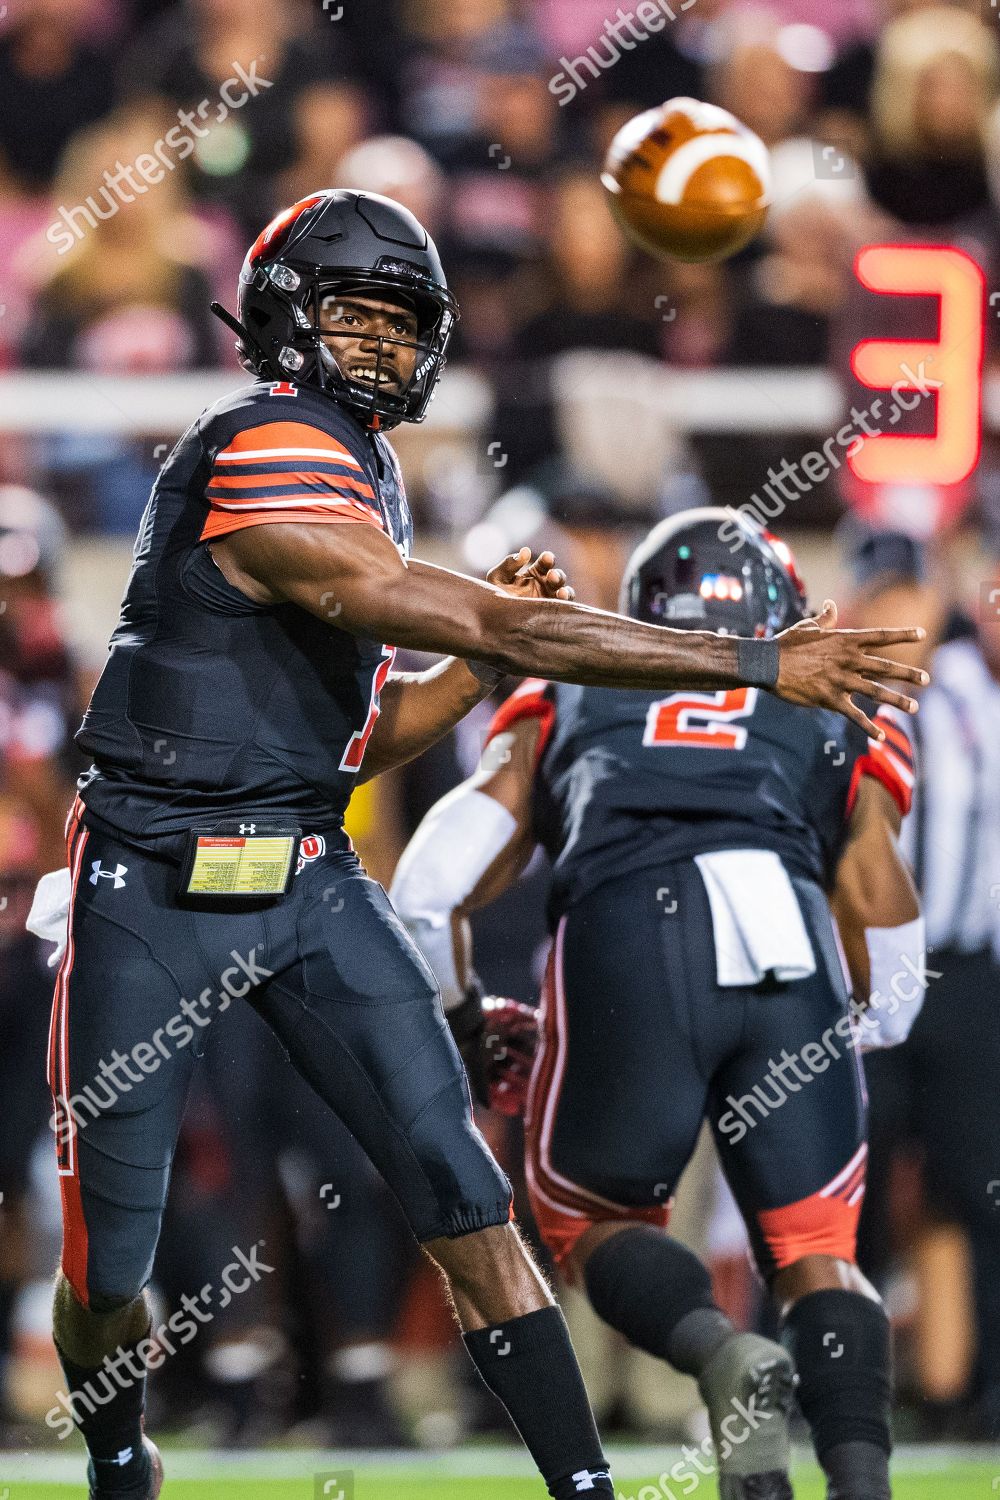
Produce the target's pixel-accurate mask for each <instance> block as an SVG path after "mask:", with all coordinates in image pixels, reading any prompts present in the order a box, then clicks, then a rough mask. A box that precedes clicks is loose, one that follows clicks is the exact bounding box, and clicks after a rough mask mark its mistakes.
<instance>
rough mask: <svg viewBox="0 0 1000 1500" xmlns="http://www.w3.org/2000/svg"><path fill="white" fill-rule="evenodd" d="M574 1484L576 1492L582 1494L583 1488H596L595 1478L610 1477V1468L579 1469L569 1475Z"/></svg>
mask: <svg viewBox="0 0 1000 1500" xmlns="http://www.w3.org/2000/svg"><path fill="white" fill-rule="evenodd" d="M570 1477H571V1478H572V1480H573V1483H574V1484H575V1485H576V1489H577V1493H578V1494H582V1492H583V1491H584V1490H596V1488H597V1486H596V1484H595V1483H594V1480H595V1479H610V1478H611V1471H610V1469H581V1470H580V1472H579V1474H573V1475H571V1476H570Z"/></svg>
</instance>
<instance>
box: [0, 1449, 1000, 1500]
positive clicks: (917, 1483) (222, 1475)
mask: <svg viewBox="0 0 1000 1500" xmlns="http://www.w3.org/2000/svg"><path fill="white" fill-rule="evenodd" d="M8 1457H9V1459H10V1461H11V1462H10V1467H11V1472H10V1474H9V1477H8V1476H7V1474H5V1473H4V1470H5V1468H6V1467H7V1465H6V1464H5V1463H4V1458H5V1455H3V1454H0V1500H71V1497H73V1500H76V1497H80V1496H82V1495H83V1494H84V1493H85V1490H84V1486H83V1485H82V1483H81V1482H80V1479H78V1478H77V1479H76V1480H75V1482H72V1481H71V1480H70V1479H69V1475H70V1474H71V1473H73V1469H74V1467H75V1468H76V1474H80V1473H81V1471H80V1468H79V1466H74V1464H73V1462H72V1461H69V1462H67V1461H66V1460H65V1459H64V1458H61V1459H59V1460H57V1461H55V1463H52V1462H49V1463H46V1461H45V1460H44V1459H43V1458H41V1456H39V1457H37V1458H32V1459H30V1460H20V1461H19V1459H18V1458H17V1457H16V1456H14V1455H8ZM651 1458H652V1455H651V1454H650V1451H649V1450H648V1449H647V1450H644V1451H643V1452H642V1453H641V1454H635V1453H630V1452H629V1451H628V1450H623V1451H622V1452H621V1453H619V1454H617V1455H616V1456H615V1478H616V1484H617V1491H618V1495H619V1497H620V1500H681V1497H682V1496H684V1495H686V1494H695V1495H698V1496H701V1497H703V1500H714V1497H715V1495H716V1487H715V1483H714V1480H712V1479H710V1478H705V1479H703V1480H702V1482H701V1484H700V1485H699V1486H698V1488H697V1490H693V1489H692V1488H691V1483H690V1480H689V1481H687V1489H686V1490H685V1489H684V1488H683V1487H682V1486H679V1485H677V1484H676V1483H673V1484H672V1487H668V1486H671V1481H670V1480H669V1473H668V1471H669V1468H670V1466H671V1464H672V1463H673V1462H675V1461H676V1459H677V1458H679V1455H678V1454H674V1453H671V1452H670V1451H669V1450H663V1451H662V1452H658V1453H657V1454H656V1455H655V1460H654V1464H655V1467H649V1465H650V1461H651ZM166 1460H167V1484H166V1486H165V1487H164V1491H163V1500H501V1497H503V1500H544V1496H545V1492H544V1489H543V1486H542V1484H541V1482H540V1481H539V1480H538V1479H537V1478H532V1477H531V1476H530V1474H529V1473H528V1471H527V1470H526V1468H525V1466H524V1464H523V1462H522V1461H521V1460H520V1455H518V1456H517V1458H513V1459H508V1458H507V1455H505V1454H503V1453H501V1452H490V1453H484V1454H483V1455H482V1456H480V1455H474V1454H470V1453H469V1452H466V1453H464V1454H462V1455H452V1456H450V1457H449V1458H448V1459H447V1460H441V1461H440V1462H434V1461H431V1460H424V1461H413V1460H411V1461H409V1462H407V1461H405V1460H403V1459H402V1458H401V1460H400V1462H398V1463H397V1464H393V1465H392V1466H391V1467H385V1462H384V1460H382V1466H381V1467H379V1462H378V1461H376V1460H372V1461H369V1462H366V1461H365V1456H364V1455H362V1454H358V1455H354V1456H353V1457H352V1458H351V1459H350V1460H345V1456H344V1455H343V1454H319V1453H305V1452H303V1453H299V1454H296V1453H289V1452H284V1453H281V1454H278V1453H275V1452H269V1453H266V1454H264V1453H262V1454H258V1455H242V1456H241V1457H240V1458H233V1459H222V1458H220V1457H217V1456H214V1455H213V1456H208V1455H205V1456H201V1455H198V1454H196V1453H192V1452H185V1453H180V1454H175V1455H171V1454H167V1456H166ZM338 1460H340V1463H339V1464H338V1462H337V1461H338ZM348 1463H350V1464H352V1465H353V1468H351V1467H348ZM895 1467H896V1476H895V1481H894V1496H895V1500H991V1497H992V1496H994V1495H997V1494H998V1493H1000V1457H998V1458H997V1460H996V1461H994V1462H993V1463H989V1462H983V1461H978V1462H977V1461H975V1460H974V1459H973V1458H971V1457H968V1456H966V1455H965V1454H962V1455H954V1456H951V1457H949V1456H948V1455H946V1454H944V1453H942V1452H940V1451H935V1450H933V1449H928V1450H925V1451H921V1450H917V1449H908V1450H905V1451H904V1452H903V1453H901V1454H900V1456H899V1458H898V1461H897V1463H896V1466H895ZM53 1469H55V1470H57V1471H58V1472H57V1473H56V1474H53V1475H52V1478H51V1479H50V1477H49V1471H51V1470H53ZM506 1470H509V1473H508V1472H506ZM657 1473H660V1474H663V1475H664V1481H665V1482H664V1484H658V1483H657V1480H656V1477H655V1475H656V1474H657ZM196 1475H197V1476H198V1477H194V1476H196ZM74 1477H75V1476H74ZM794 1483H795V1494H796V1500H823V1496H824V1493H825V1492H824V1489H823V1485H822V1482H821V1479H820V1476H819V1473H818V1471H817V1470H816V1469H815V1467H813V1466H811V1465H807V1464H804V1463H802V1464H798V1465H797V1466H796V1469H795V1473H794Z"/></svg>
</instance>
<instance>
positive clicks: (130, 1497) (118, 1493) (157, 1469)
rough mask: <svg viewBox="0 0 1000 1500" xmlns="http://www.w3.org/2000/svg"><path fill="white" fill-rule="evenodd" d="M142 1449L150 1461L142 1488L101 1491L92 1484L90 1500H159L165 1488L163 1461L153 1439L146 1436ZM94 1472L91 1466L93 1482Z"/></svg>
mask: <svg viewBox="0 0 1000 1500" xmlns="http://www.w3.org/2000/svg"><path fill="white" fill-rule="evenodd" d="M142 1448H143V1452H144V1453H145V1455H146V1457H147V1458H148V1460H149V1474H148V1477H147V1479H146V1481H145V1483H144V1484H143V1485H142V1487H141V1488H140V1486H138V1485H136V1486H133V1487H132V1488H131V1489H127V1490H99V1489H96V1488H95V1487H94V1485H93V1482H91V1486H90V1500H158V1496H159V1493H160V1491H161V1490H162V1488H163V1459H162V1458H161V1457H160V1450H159V1448H157V1446H156V1444H155V1443H154V1442H153V1440H152V1438H148V1437H145V1436H144V1437H143V1440H142ZM93 1472H94V1470H93V1465H91V1466H90V1475H91V1480H93Z"/></svg>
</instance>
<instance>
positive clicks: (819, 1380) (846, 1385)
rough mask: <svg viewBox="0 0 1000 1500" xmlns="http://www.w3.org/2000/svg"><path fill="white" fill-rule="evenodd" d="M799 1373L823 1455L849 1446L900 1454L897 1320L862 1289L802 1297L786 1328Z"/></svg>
mask: <svg viewBox="0 0 1000 1500" xmlns="http://www.w3.org/2000/svg"><path fill="white" fill-rule="evenodd" d="M782 1342H783V1343H784V1344H785V1346H786V1348H787V1349H788V1351H789V1353H790V1354H791V1355H792V1358H793V1359H794V1360H795V1365H796V1368H797V1370H798V1373H799V1381H800V1385H799V1405H800V1406H801V1407H802V1411H803V1414H804V1416H805V1418H806V1421H807V1422H808V1423H809V1426H810V1428H811V1429H812V1434H813V1441H814V1443H815V1446H816V1453H817V1455H818V1457H819V1459H820V1462H822V1461H823V1457H824V1454H826V1453H827V1452H828V1451H829V1450H830V1449H831V1448H835V1447H837V1446H838V1445H839V1444H841V1443H871V1444H874V1445H875V1446H876V1447H878V1448H881V1449H882V1450H883V1452H885V1453H890V1452H891V1451H892V1436H891V1433H890V1427H889V1418H890V1403H891V1386H892V1372H891V1354H890V1336H889V1319H888V1318H887V1317H886V1314H885V1309H884V1308H883V1307H882V1304H881V1303H880V1302H873V1301H872V1300H871V1298H869V1297H865V1296H863V1295H862V1294H861V1293H860V1292H848V1291H841V1290H834V1291H822V1292H810V1293H809V1295H808V1296H806V1297H803V1298H801V1300H800V1301H798V1302H796V1303H795V1305H794V1306H793V1307H792V1309H791V1311H790V1312H789V1314H788V1317H787V1318H786V1320H785V1326H784V1329H783V1331H782Z"/></svg>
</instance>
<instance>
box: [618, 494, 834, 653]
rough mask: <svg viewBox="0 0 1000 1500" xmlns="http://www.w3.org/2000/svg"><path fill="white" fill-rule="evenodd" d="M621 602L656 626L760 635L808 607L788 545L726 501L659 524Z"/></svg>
mask: <svg viewBox="0 0 1000 1500" xmlns="http://www.w3.org/2000/svg"><path fill="white" fill-rule="evenodd" d="M619 607H620V609H621V611H622V613H623V614H628V615H631V616H632V618H633V619H635V620H645V621H646V622H647V624H650V625H669V626H671V627H673V628H674V629H677V630H711V631H715V632H717V633H718V634H720V635H740V636H752V637H756V638H758V639H760V638H763V637H765V636H766V637H770V636H773V635H777V634H778V632H779V631H781V630H784V629H786V628H787V627H788V626H789V625H794V624H795V622H796V620H802V619H804V618H805V617H806V615H807V614H808V608H807V605H806V594H805V589H804V587H803V585H802V580H801V578H800V577H799V574H798V571H797V569H796V567H795V559H794V558H793V557H792V554H791V551H790V550H789V548H788V547H787V546H786V545H785V543H784V542H783V541H781V540H780V538H778V537H776V536H772V535H771V533H770V532H769V531H763V530H761V528H760V527H758V526H755V525H754V524H753V522H751V521H748V520H747V519H746V517H745V516H743V515H741V514H740V513H739V512H738V511H734V510H728V509H724V508H723V507H722V506H704V507H702V508H700V509H698V510H685V511H681V512H680V513H679V514H678V515H676V516H671V517H670V518H669V519H668V520H666V521H661V522H660V524H659V525H658V526H654V527H653V530H652V531H651V532H650V533H649V535H648V536H647V537H646V539H645V541H644V542H641V543H640V544H639V546H638V547H637V548H636V550H635V552H634V553H633V554H632V556H631V558H630V559H629V563H628V567H627V568H626V569H625V576H624V578H623V579H622V590H621V599H620V602H619Z"/></svg>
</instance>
